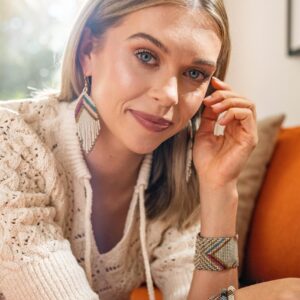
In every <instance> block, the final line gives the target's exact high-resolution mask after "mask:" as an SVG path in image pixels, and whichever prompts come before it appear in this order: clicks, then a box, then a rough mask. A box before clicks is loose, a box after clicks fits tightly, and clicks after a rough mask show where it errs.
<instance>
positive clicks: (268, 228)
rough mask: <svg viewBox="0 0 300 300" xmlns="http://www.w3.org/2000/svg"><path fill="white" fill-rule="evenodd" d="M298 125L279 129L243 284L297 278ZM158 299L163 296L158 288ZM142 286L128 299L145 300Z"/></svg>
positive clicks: (250, 240) (254, 218)
mask: <svg viewBox="0 0 300 300" xmlns="http://www.w3.org/2000/svg"><path fill="white" fill-rule="evenodd" d="M299 216H300V127H294V128H285V129H281V131H280V134H279V136H278V139H277V143H276V147H275V150H274V153H273V156H272V159H271V161H270V163H269V165H268V169H267V174H266V176H265V178H264V182H263V184H262V186H261V189H260V193H259V196H258V197H257V200H256V205H255V209H254V212H253V215H252V222H251V225H250V232H249V235H248V241H247V245H246V249H247V250H246V252H245V259H244V269H243V274H242V276H241V278H240V280H241V283H242V285H249V284H253V283H257V282H263V281H267V280H274V279H279V278H284V277H300V238H299V234H300V218H299ZM156 292H157V294H156V296H157V299H158V300H160V299H162V297H161V294H160V292H159V291H158V290H157V291H156ZM147 299H148V296H147V290H146V288H145V287H141V288H139V289H137V290H135V291H133V293H132V297H131V300H147Z"/></svg>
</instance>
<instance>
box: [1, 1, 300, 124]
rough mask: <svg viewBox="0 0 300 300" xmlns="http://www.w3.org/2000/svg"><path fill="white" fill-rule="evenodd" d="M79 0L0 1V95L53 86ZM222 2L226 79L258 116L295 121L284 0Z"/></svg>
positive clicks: (296, 101)
mask: <svg viewBox="0 0 300 300" xmlns="http://www.w3.org/2000/svg"><path fill="white" fill-rule="evenodd" d="M293 1H296V2H300V0H293ZM83 2H84V0H64V1H61V0H51V1H50V0H18V1H10V0H0V7H1V10H0V99H3V100H4V99H16V98H24V97H28V96H30V93H31V91H32V89H35V88H37V89H41V88H49V87H50V88H55V87H57V85H58V81H59V74H58V67H59V63H60V60H61V56H62V51H63V47H64V45H65V42H66V38H67V36H68V32H69V30H70V27H71V25H72V22H73V20H74V18H75V15H76V13H77V11H78V9H79V7H80V5H81V4H82V3H83ZM224 2H225V5H226V7H227V11H228V15H229V19H230V25H231V36H232V44H233V49H232V57H231V63H230V67H229V72H228V76H227V82H228V83H230V84H231V85H232V87H233V88H234V89H235V90H237V91H238V92H240V93H241V94H242V95H245V96H246V97H247V98H249V99H251V100H253V101H254V102H255V103H256V104H257V110H258V118H263V117H265V116H268V115H274V114H276V113H282V112H284V113H286V115H287V119H286V122H285V125H289V126H293V125H299V124H300V56H289V55H288V50H287V20H288V17H287V16H288V13H287V2H288V0H264V1H261V0H243V1H234V0H224ZM299 15H300V13H299Z"/></svg>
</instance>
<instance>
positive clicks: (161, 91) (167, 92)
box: [151, 76, 178, 107]
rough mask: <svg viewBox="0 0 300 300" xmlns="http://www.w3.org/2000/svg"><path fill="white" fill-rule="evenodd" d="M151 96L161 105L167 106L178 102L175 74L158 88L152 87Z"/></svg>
mask: <svg viewBox="0 0 300 300" xmlns="http://www.w3.org/2000/svg"><path fill="white" fill-rule="evenodd" d="M160 82H161V81H160ZM151 96H152V98H154V99H155V100H156V101H158V102H160V105H162V106H167V107H169V106H173V105H176V104H178V82H177V78H176V77H175V76H173V77H171V78H168V80H166V81H164V82H163V84H161V85H160V86H159V87H158V88H154V89H152V95H151Z"/></svg>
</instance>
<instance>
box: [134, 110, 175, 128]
mask: <svg viewBox="0 0 300 300" xmlns="http://www.w3.org/2000/svg"><path fill="white" fill-rule="evenodd" d="M129 111H130V112H131V114H132V115H133V116H134V117H135V119H136V120H137V121H138V122H139V123H140V124H141V125H142V126H143V127H145V128H146V129H148V130H150V131H155V132H161V131H164V130H166V129H168V128H169V127H170V126H171V125H172V124H173V123H172V122H171V121H168V120H166V119H163V118H160V117H156V116H153V115H149V114H146V113H144V112H141V111H137V110H132V109H130V110H129Z"/></svg>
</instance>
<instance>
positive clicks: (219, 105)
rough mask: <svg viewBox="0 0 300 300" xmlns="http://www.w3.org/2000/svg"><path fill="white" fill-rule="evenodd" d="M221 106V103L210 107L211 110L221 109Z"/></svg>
mask: <svg viewBox="0 0 300 300" xmlns="http://www.w3.org/2000/svg"><path fill="white" fill-rule="evenodd" d="M222 106H223V105H222V103H216V104H214V105H212V106H211V107H212V108H217V109H218V108H221V107H222Z"/></svg>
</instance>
